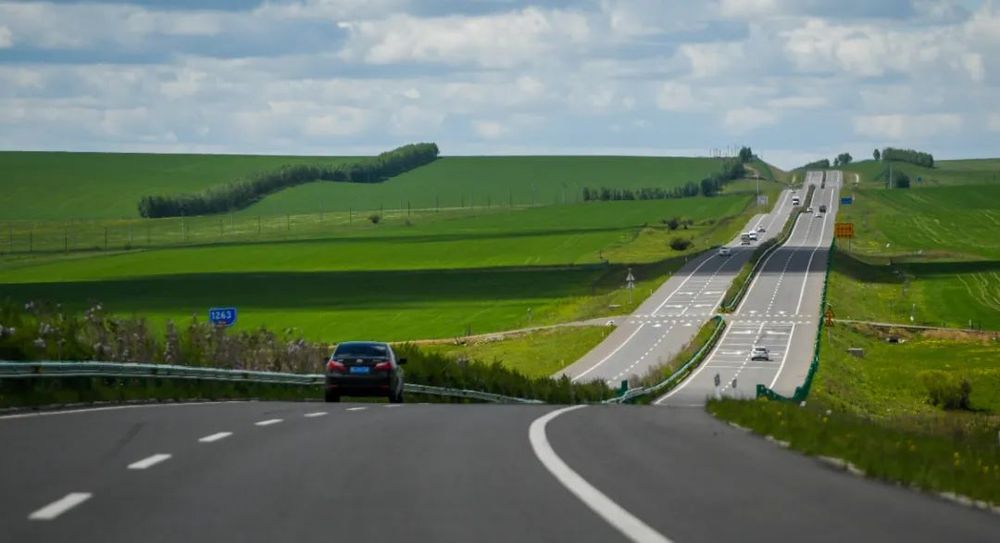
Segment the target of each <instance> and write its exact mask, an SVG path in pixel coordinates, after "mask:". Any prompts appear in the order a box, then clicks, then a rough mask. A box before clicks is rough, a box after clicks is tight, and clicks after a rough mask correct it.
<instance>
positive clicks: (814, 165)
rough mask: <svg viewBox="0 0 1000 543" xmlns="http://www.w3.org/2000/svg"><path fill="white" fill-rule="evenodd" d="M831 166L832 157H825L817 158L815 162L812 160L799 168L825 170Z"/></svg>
mask: <svg viewBox="0 0 1000 543" xmlns="http://www.w3.org/2000/svg"><path fill="white" fill-rule="evenodd" d="M829 167H830V159H829V158H824V159H823V160H817V161H815V162H810V163H809V164H806V165H805V166H802V167H801V168H799V169H800V170H825V169H827V168H829Z"/></svg>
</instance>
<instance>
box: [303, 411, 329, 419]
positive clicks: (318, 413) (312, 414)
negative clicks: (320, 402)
mask: <svg viewBox="0 0 1000 543" xmlns="http://www.w3.org/2000/svg"><path fill="white" fill-rule="evenodd" d="M325 414H326V411H316V412H315V413H306V414H305V415H302V416H303V417H305V418H307V419H311V418H313V417H322V416H323V415H325Z"/></svg>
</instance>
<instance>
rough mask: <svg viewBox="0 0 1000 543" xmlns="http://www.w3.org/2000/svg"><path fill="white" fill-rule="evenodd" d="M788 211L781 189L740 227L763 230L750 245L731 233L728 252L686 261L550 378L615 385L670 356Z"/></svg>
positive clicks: (710, 312) (712, 309)
mask: <svg viewBox="0 0 1000 543" xmlns="http://www.w3.org/2000/svg"><path fill="white" fill-rule="evenodd" d="M791 210H792V205H791V192H790V191H787V190H786V191H783V192H782V193H781V196H780V197H779V199H778V202H777V203H776V204H775V206H774V209H773V210H772V211H771V213H769V214H766V215H757V216H755V217H754V218H753V219H751V220H750V222H749V223H747V226H746V230H751V229H752V230H756V229H757V228H758V227H764V228H765V232H764V233H762V234H761V239H760V240H759V241H758V242H757V243H755V244H754V246H751V247H742V246H740V244H739V236H737V237H736V238H735V239H733V240H732V241H731V242H730V243H728V244H727V246H729V247H731V248H732V250H733V254H732V256H729V257H722V256H719V255H718V254H717V253H716V252H715V251H707V252H705V253H703V254H701V255H699V256H698V257H697V258H694V259H692V260H691V261H690V262H688V263H687V264H685V265H684V266H683V267H682V268H681V269H680V270H678V271H677V272H676V273H674V274H673V275H672V276H671V277H670V278H669V279H668V280H667V281H665V282H664V283H663V285H661V286H660V287H659V288H658V289H656V291H655V292H653V294H652V295H651V296H650V297H649V298H647V299H646V301H644V302H643V303H642V304H641V305H640V306H639V307H638V309H636V311H635V312H634V313H633V314H632V315H630V316H629V317H628V318H627V319H617V322H616V323H615V324H617V326H618V327H617V328H616V329H615V331H614V332H612V333H611V334H610V335H608V337H607V338H606V339H605V340H604V341H603V342H601V343H600V344H599V345H598V346H597V347H595V348H594V349H592V350H591V351H590V352H588V353H587V354H586V355H584V356H583V358H581V359H580V360H578V361H576V362H575V363H573V364H571V365H570V366H567V367H566V368H564V369H563V370H561V371H559V372H558V373H557V374H556V375H555V377H561V376H563V375H566V376H568V377H570V378H571V379H572V380H573V381H590V380H594V379H602V380H604V381H606V382H607V383H608V384H610V385H612V386H615V385H617V384H618V382H619V381H620V380H622V379H627V378H628V377H629V376H630V375H642V374H644V373H646V372H647V371H648V370H649V369H650V368H651V367H654V366H657V365H660V364H663V363H665V362H668V361H669V360H671V359H672V358H673V357H674V355H676V354H677V353H678V352H680V350H681V349H683V348H684V345H686V344H687V343H688V342H689V341H691V338H693V337H694V335H695V334H696V333H697V332H698V329H699V328H700V327H701V326H702V325H703V324H704V323H705V322H706V321H708V319H710V318H711V317H712V316H713V315H714V314H715V311H716V309H717V308H718V305H719V303H720V302H721V301H722V297H723V296H724V295H725V293H726V289H728V288H729V285H730V283H732V281H733V278H734V277H736V275H737V274H738V273H739V271H740V268H741V267H743V264H744V263H745V262H746V261H747V260H748V259H749V258H750V254H751V253H752V252H753V249H754V248H755V247H756V245H757V244H758V243H762V242H764V241H765V240H767V239H770V238H772V237H774V236H775V235H777V234H778V233H780V231H781V228H782V227H783V226H784V224H785V221H786V219H787V218H788V215H789V213H791ZM624 279H625V278H624V277H623V278H622V280H623V281H624Z"/></svg>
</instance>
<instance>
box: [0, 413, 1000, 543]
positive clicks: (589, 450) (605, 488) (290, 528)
mask: <svg viewBox="0 0 1000 543" xmlns="http://www.w3.org/2000/svg"><path fill="white" fill-rule="evenodd" d="M556 409H557V408H556V407H553V406H495V405H416V404H406V405H402V406H397V407H388V406H386V405H384V404H332V405H324V404H316V403H278V402H276V403H256V402H240V403H221V404H203V405H183V406H181V405H178V406H145V407H137V408H131V409H121V410H106V411H89V412H81V413H76V414H67V415H52V416H42V417H23V418H0V442H2V443H4V444H5V446H4V447H2V448H0V530H2V532H0V536H2V537H0V539H3V540H4V541H16V542H35V541H45V542H62V541H74V542H76V541H102V542H119V541H129V542H131V541H149V542H156V541H190V542H200V541H223V542H227V541H234V542H235V541H292V540H320V539H327V540H330V539H333V540H347V541H394V540H395V541H472V540H474V541H487V542H492V541H497V542H500V541H580V542H608V541H627V540H629V539H628V537H627V536H626V535H625V534H629V533H632V534H636V533H647V534H656V535H659V536H661V537H662V539H661V540H670V541H677V542H697V541H726V540H734V539H738V540H741V541H765V540H767V541H771V540H773V539H774V538H775V537H788V538H794V539H805V540H812V541H838V542H839V541H845V540H848V541H850V540H857V541H870V540H906V541H918V542H919V541H942V540H948V541H996V540H997V539H998V537H1000V521H998V517H996V516H995V515H992V514H989V513H985V512H981V511H976V510H971V509H966V508H963V507H959V506H957V505H954V504H952V503H950V502H945V501H942V500H938V499H935V498H932V497H929V496H927V495H923V494H918V493H914V492H910V491H908V490H905V489H902V488H899V487H895V486H890V485H884V484H880V483H877V482H872V481H868V480H863V479H858V478H854V477H850V476H846V475H844V474H843V473H840V472H834V471H832V470H829V469H827V468H824V467H821V465H820V464H818V463H817V462H815V461H814V460H811V459H809V458H806V457H803V456H800V455H798V454H796V453H793V452H789V451H787V450H784V449H780V448H778V447H776V446H774V445H772V444H770V443H768V442H766V441H764V440H761V439H759V438H755V437H751V436H749V435H747V434H745V433H744V432H742V431H738V430H734V429H732V428H731V427H729V426H727V425H724V424H722V423H720V422H718V421H716V420H714V419H712V418H711V417H710V416H708V415H707V414H705V413H704V412H703V411H701V410H700V409H684V408H674V409H663V408H649V407H630V406H614V407H612V406H606V407H584V408H578V409H575V410H571V411H565V412H562V413H559V414H553V411H555V410H556ZM546 416H547V417H548V418H547V419H546V420H545V424H544V425H542V426H543V427H542V432H543V434H544V437H545V440H546V442H547V443H548V445H549V446H550V447H551V449H552V451H553V452H554V454H556V455H558V457H559V458H560V459H561V461H562V462H564V463H565V465H566V466H567V468H568V469H570V470H572V472H573V473H575V474H577V475H578V476H579V477H580V478H581V479H582V480H583V481H585V482H586V484H587V485H589V486H591V487H592V488H593V489H594V490H596V491H599V493H600V494H601V495H603V496H604V497H605V498H606V499H607V501H606V502H603V505H602V504H600V503H598V502H585V501H583V499H581V498H580V497H579V496H580V494H579V493H575V492H573V491H571V490H570V489H569V488H568V487H567V486H564V482H562V479H557V478H556V477H555V476H553V473H552V472H551V471H550V468H549V465H548V464H543V462H542V461H541V460H540V457H539V456H537V455H536V451H535V450H534V448H533V447H532V443H531V441H532V440H531V438H529V428H531V427H532V425H533V423H535V422H536V421H538V420H539V419H540V418H541V417H546ZM267 421H273V422H269V423H268V424H266V425H261V424H260V423H261V422H267ZM535 427H536V429H537V427H538V426H537V425H536V426H535ZM535 433H536V434H537V433H538V432H537V430H536V432H535ZM220 436H221V437H220ZM154 458H158V460H156V461H155V462H154V461H153V460H152V459H154ZM137 462H143V464H144V465H145V467H144V469H129V467H128V466H130V465H134V464H136V463H137ZM82 496H86V497H85V498H82ZM67 498H68V499H67ZM588 499H589V498H588ZM594 503H598V507H606V506H608V504H613V506H614V507H619V508H620V509H621V511H620V512H625V513H627V515H626V516H624V517H622V516H619V517H614V516H613V515H612V516H611V518H617V519H619V520H622V519H624V520H625V521H628V520H629V518H631V519H632V520H633V521H638V522H637V523H636V522H633V523H632V524H628V523H627V522H626V523H625V524H622V526H626V529H624V530H623V529H621V527H620V526H615V525H612V523H611V522H609V521H608V520H607V519H608V518H609V516H608V515H606V514H604V513H605V512H606V511H604V510H603V509H601V512H600V514H599V513H598V512H596V511H595V510H594V509H593V508H592V507H593V504H594ZM614 507H612V509H613V508H614ZM39 511H42V512H44V513H47V514H48V516H46V515H42V516H36V517H35V518H34V519H31V518H29V517H31V516H32V515H34V514H36V513H38V512H39ZM637 525H641V526H645V527H646V528H648V529H649V531H648V532H630V531H628V530H629V529H630V528H628V526H637ZM632 540H642V539H637V538H633V539H632Z"/></svg>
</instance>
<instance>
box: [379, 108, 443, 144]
mask: <svg viewBox="0 0 1000 543" xmlns="http://www.w3.org/2000/svg"><path fill="white" fill-rule="evenodd" d="M444 119H445V114H444V113H443V112H441V111H435V110H433V109H430V108H421V107H417V106H403V107H401V108H399V110H397V111H396V112H394V113H393V114H392V116H391V118H390V119H389V122H390V129H391V131H392V133H393V134H399V135H402V136H420V137H424V138H427V137H430V135H432V134H433V133H435V132H436V131H437V129H438V128H439V127H440V126H441V123H443V122H444Z"/></svg>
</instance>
